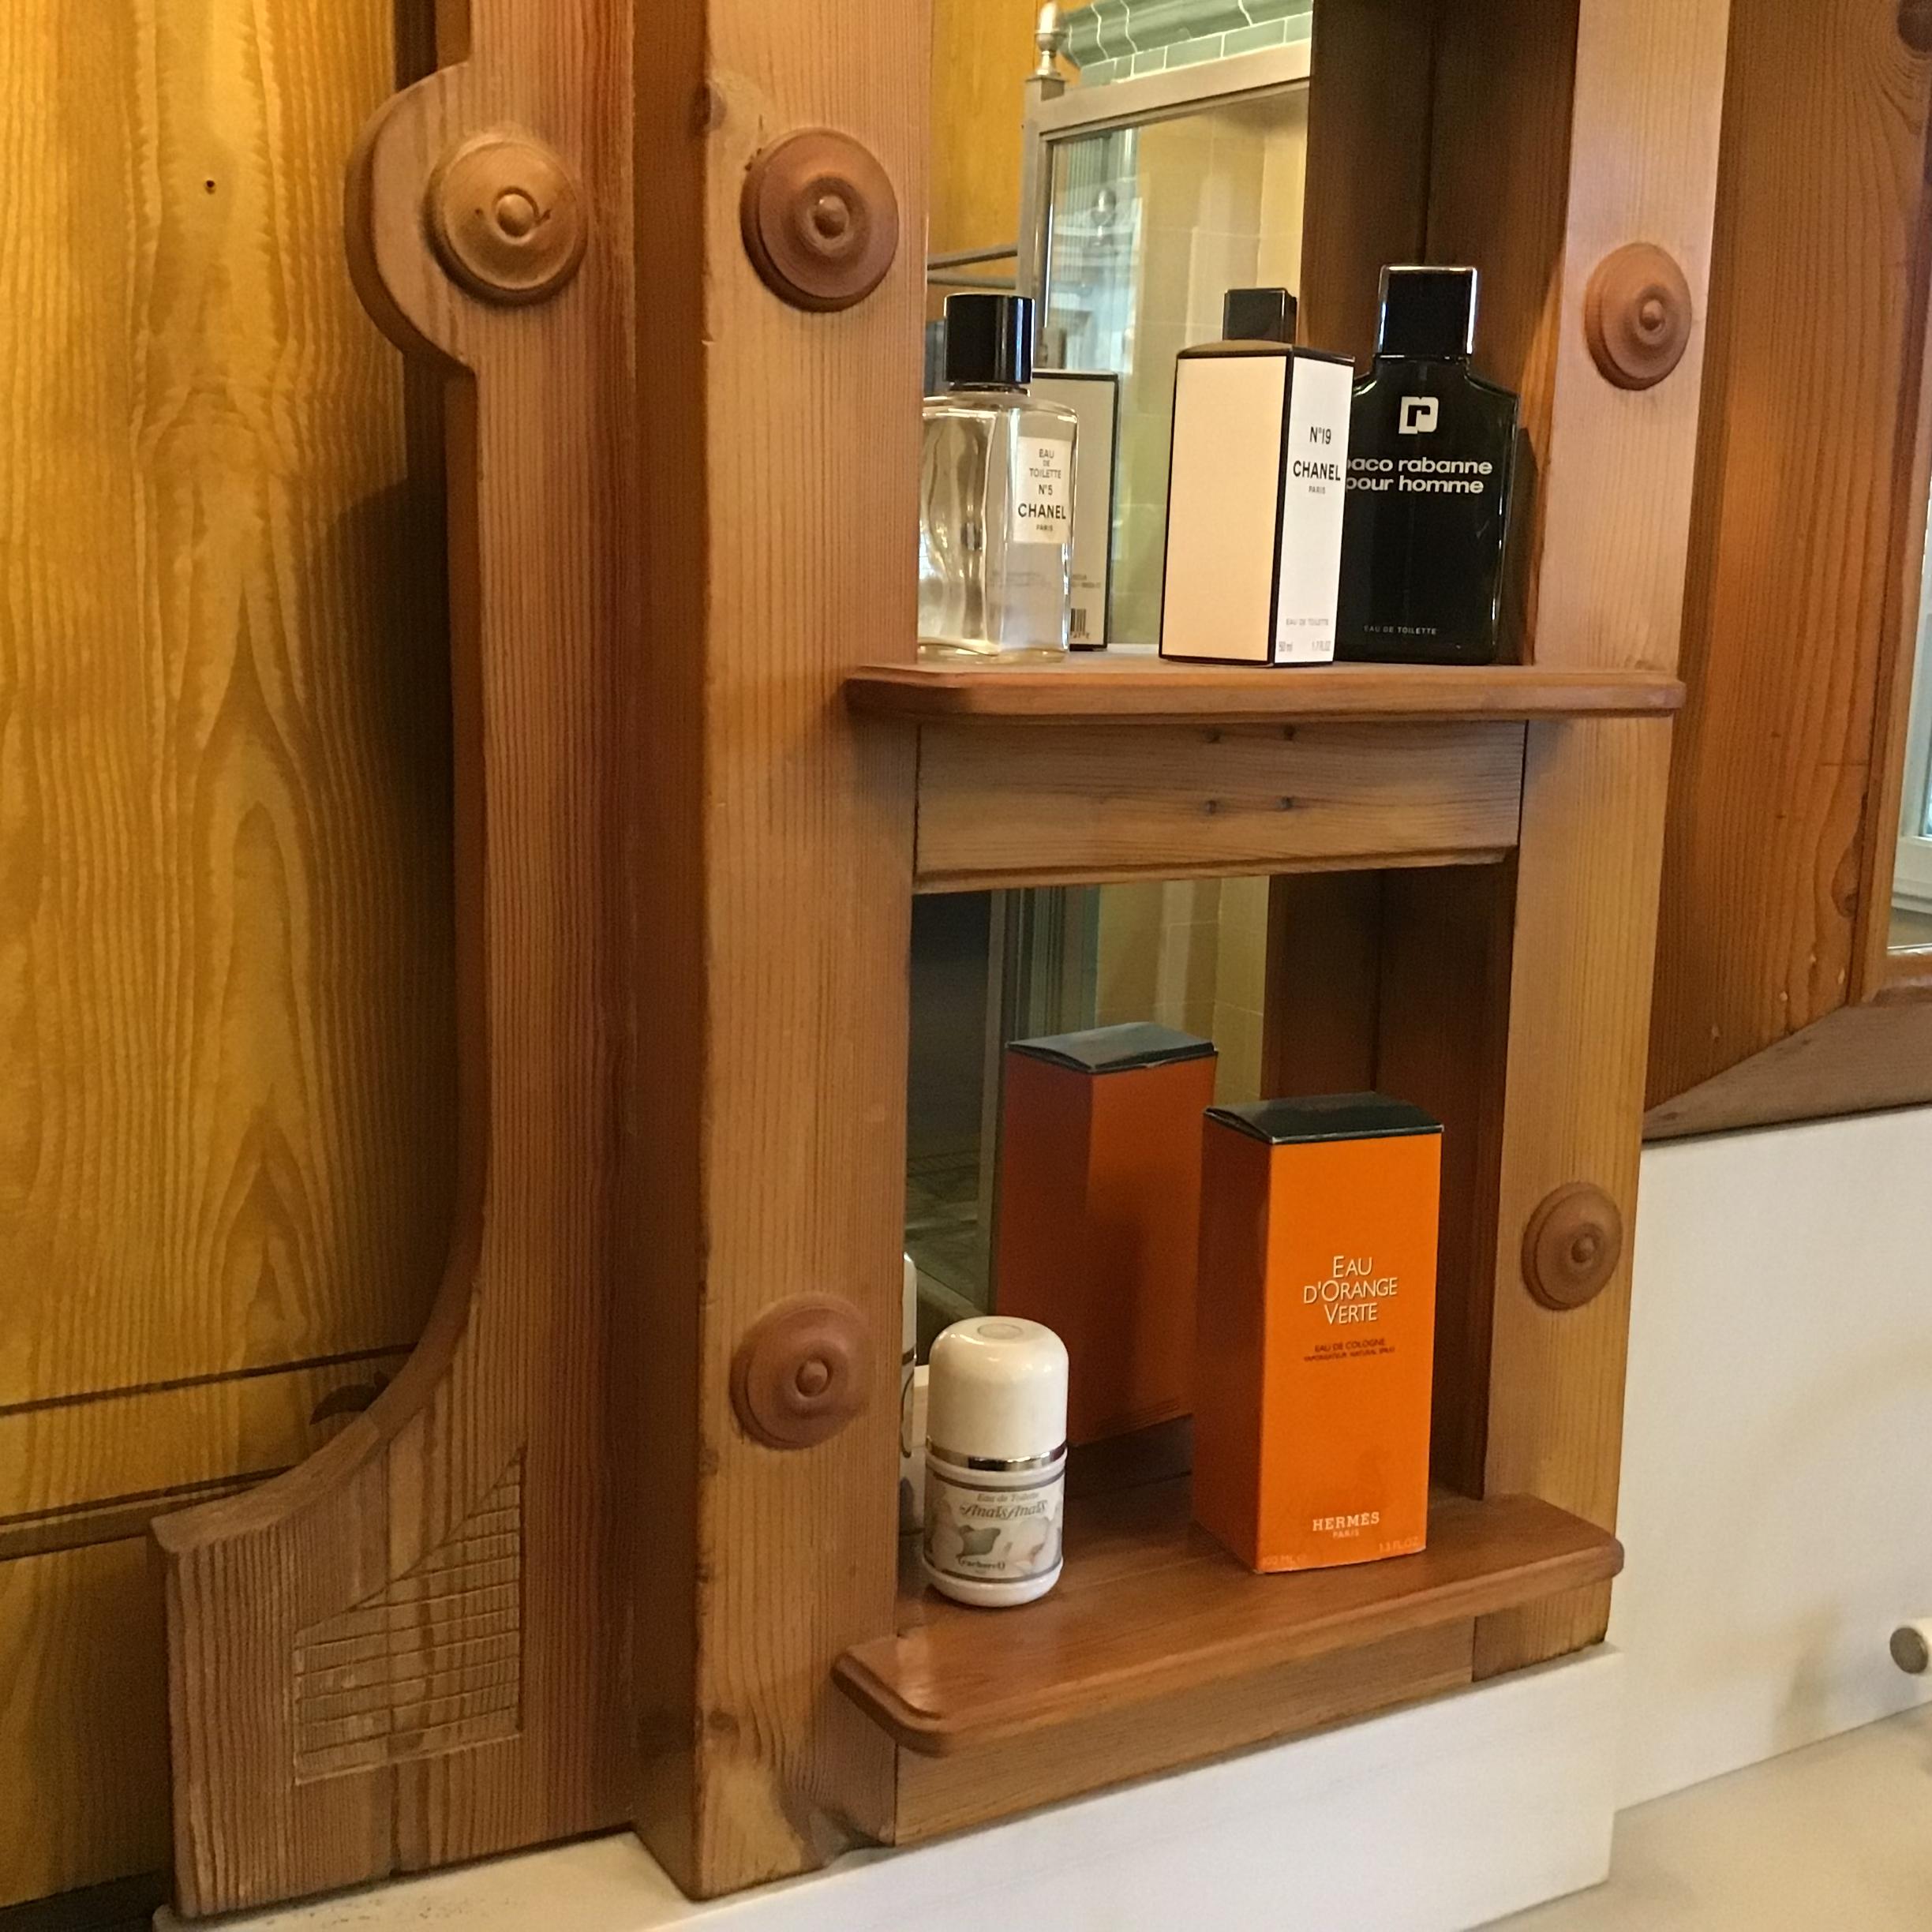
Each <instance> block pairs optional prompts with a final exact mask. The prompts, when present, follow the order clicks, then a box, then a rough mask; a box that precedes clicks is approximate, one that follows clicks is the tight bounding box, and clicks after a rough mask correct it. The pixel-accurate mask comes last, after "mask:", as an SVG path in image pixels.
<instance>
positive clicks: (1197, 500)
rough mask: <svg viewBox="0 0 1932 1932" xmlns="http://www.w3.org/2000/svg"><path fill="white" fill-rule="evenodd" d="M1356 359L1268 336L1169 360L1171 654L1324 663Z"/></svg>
mask: <svg viewBox="0 0 1932 1932" xmlns="http://www.w3.org/2000/svg"><path fill="white" fill-rule="evenodd" d="M1354 383H1355V371H1354V365H1353V364H1352V363H1351V362H1350V361H1349V360H1348V358H1346V357H1345V356H1332V355H1325V354H1322V353H1320V351H1319V350H1309V349H1290V348H1289V347H1288V346H1286V344H1283V343H1267V342H1219V343H1202V344H1200V346H1197V347H1196V348H1193V349H1184V350H1181V354H1179V355H1178V357H1177V358H1175V361H1174V441H1173V444H1172V446H1171V454H1170V462H1169V466H1168V474H1167V555H1166V570H1165V574H1164V575H1163V581H1162V586H1161V637H1160V650H1161V655H1162V656H1163V657H1175V658H1185V659H1189V660H1192V661H1196V662H1200V663H1212V664H1257V665H1293V664H1327V663H1329V662H1330V661H1332V659H1333V658H1334V657H1335V599H1336V593H1337V590H1338V588H1339V583H1340V579H1341V570H1342V511H1343V509H1344V507H1345V506H1346V502H1347V496H1348V440H1349V414H1350V402H1351V400H1352V398H1353V395H1354Z"/></svg>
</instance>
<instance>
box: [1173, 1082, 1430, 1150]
mask: <svg viewBox="0 0 1932 1932" xmlns="http://www.w3.org/2000/svg"><path fill="white" fill-rule="evenodd" d="M1207 1118H1209V1119H1210V1120H1211V1121H1219V1122H1220V1123H1221V1125H1222V1126H1223V1127H1232V1128H1233V1129H1234V1131H1235V1132H1236V1133H1245V1134H1246V1135H1247V1136H1249V1138H1250V1139H1251V1140H1265V1141H1266V1142H1267V1144H1269V1145H1270V1146H1271V1147H1286V1146H1290V1145H1292V1144H1294V1143H1295V1142H1297V1141H1304V1140H1387V1139H1390V1138H1391V1137H1393V1136H1395V1135H1398V1134H1431V1133H1441V1132H1442V1122H1441V1121H1439V1120H1437V1119H1436V1118H1435V1117H1434V1116H1433V1115H1432V1114H1425V1113H1424V1112H1423V1111H1422V1110H1421V1108H1420V1107H1419V1106H1410V1104H1409V1103H1408V1102H1407V1101H1406V1100H1391V1099H1389V1098H1388V1096H1387V1095H1386V1094H1377V1093H1350V1094H1313V1095H1309V1096H1307V1097H1305V1098H1304V1099H1299V1100H1252V1101H1248V1102H1245V1103H1243V1104H1241V1106H1215V1107H1210V1108H1209V1109H1208V1110H1207Z"/></svg>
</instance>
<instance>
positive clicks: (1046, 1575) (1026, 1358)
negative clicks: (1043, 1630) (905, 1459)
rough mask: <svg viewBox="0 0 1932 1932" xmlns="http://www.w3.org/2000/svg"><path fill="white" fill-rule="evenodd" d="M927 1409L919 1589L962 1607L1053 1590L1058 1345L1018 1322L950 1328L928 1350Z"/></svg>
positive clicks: (1061, 1505)
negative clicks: (923, 1583)
mask: <svg viewBox="0 0 1932 1932" xmlns="http://www.w3.org/2000/svg"><path fill="white" fill-rule="evenodd" d="M931 1371H932V1372H931V1379H930V1381H929V1383H927V1408H926V1534H925V1538H924V1541H923V1548H922V1553H923V1556H924V1557H925V1559H926V1578H927V1582H930V1584H931V1585H932V1586H933V1588H934V1589H936V1590H938V1591H939V1592H940V1593H942V1595H944V1596H947V1597H953V1598H955V1599H956V1600H957V1601H959V1602H960V1603H968V1604H980V1605H982V1606H983V1607H985V1608H993V1609H998V1608H1003V1607H1005V1606H1006V1605H1008V1604H1024V1603H1031V1602H1032V1601H1033V1600H1034V1599H1035V1597H1044V1596H1045V1595H1046V1594H1047V1592H1048V1591H1049V1590H1050V1589H1052V1588H1053V1586H1054V1585H1055V1584H1056V1583H1058V1582H1059V1581H1060V1569H1061V1548H1060V1538H1061V1522H1062V1518H1063V1516H1064V1514H1065V1506H1066V1453H1067V1443H1066V1417H1067V1352H1066V1345H1065V1342H1062V1341H1061V1339H1060V1338H1059V1337H1058V1335H1055V1334H1054V1331H1052V1330H1051V1329H1050V1328H1048V1327H1044V1326H1043V1324H1040V1323H1039V1322H1035V1321H1022V1320H1020V1319H1019V1318H1018V1317H1017V1316H1004V1315H981V1316H971V1317H969V1318H968V1320H965V1321H962V1322H955V1323H954V1324H953V1326H952V1327H950V1328H949V1329H947V1330H946V1331H945V1333H944V1334H942V1335H941V1336H940V1337H939V1338H938V1340H937V1341H935V1342H934V1343H933V1348H932V1363H931Z"/></svg>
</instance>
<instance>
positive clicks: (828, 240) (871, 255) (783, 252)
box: [738, 128, 899, 309]
mask: <svg viewBox="0 0 1932 1932" xmlns="http://www.w3.org/2000/svg"><path fill="white" fill-rule="evenodd" d="M738 210H739V226H740V227H742V229H743V232H744V245H745V249H746V252H747V253H748V254H749V255H750V256H751V260H752V263H753V264H754V267H755V268H757V270H758V274H759V275H761V276H762V278H763V279H764V282H765V285H766V287H767V288H769V290H771V291H772V293H773V294H774V295H777V296H779V297H781V298H783V299H784V301H788V302H790V303H791V304H792V306H793V307H794V308H798V309H849V308H851V307H852V305H853V304H854V303H855V302H860V301H864V300H865V298H866V297H867V296H868V295H870V294H871V293H872V291H873V290H874V289H875V288H877V287H878V285H879V284H880V283H882V281H884V280H885V279H886V270H887V269H889V268H891V266H892V264H893V256H895V255H897V253H898V252H899V201H898V197H897V196H896V195H894V194H893V185H892V182H891V181H890V179H889V178H888V177H887V175H886V170H885V169H883V168H882V167H880V166H879V164H878V161H877V159H875V158H874V155H872V153H871V150H870V149H868V148H863V147H861V146H860V145H859V143H858V142H857V141H856V140H853V139H852V137H851V136H850V135H849V134H841V133H838V132H837V130H836V129H832V128H807V129H803V131H801V132H800V133H796V134H787V135H785V136H784V137H783V138H782V139H781V140H775V141H773V143H772V144H770V145H769V147H766V148H760V149H759V150H758V153H757V154H755V155H753V157H752V159H751V167H750V168H749V169H748V170H747V172H746V174H745V183H744V192H743V195H742V196H741V197H740V198H739V204H738Z"/></svg>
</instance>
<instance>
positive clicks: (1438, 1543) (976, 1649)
mask: <svg viewBox="0 0 1932 1932" xmlns="http://www.w3.org/2000/svg"><path fill="white" fill-rule="evenodd" d="M1428 1535H1429V1541H1428V1548H1427V1549H1426V1550H1425V1551H1423V1552H1421V1554H1419V1555H1417V1556H1398V1557H1391V1558H1389V1559H1387V1560H1385V1561H1383V1562H1381V1563H1356V1564H1351V1565H1348V1566H1345V1567H1342V1568H1339V1569H1332V1570H1312V1571H1304V1572H1302V1573H1301V1574H1297V1575H1293V1576H1257V1575H1256V1574H1253V1573H1252V1571H1249V1570H1248V1569H1246V1568H1245V1567H1244V1566H1242V1565H1241V1563H1237V1561H1236V1560H1235V1559H1234V1558H1233V1557H1232V1556H1229V1555H1228V1553H1227V1552H1226V1551H1225V1550H1223V1549H1222V1548H1221V1547H1220V1546H1219V1544H1216V1543H1215V1542H1214V1541H1213V1540H1212V1539H1211V1537H1208V1536H1207V1533H1206V1532H1205V1531H1204V1530H1201V1529H1197V1528H1196V1527H1195V1526H1193V1524H1192V1523H1191V1522H1189V1506H1188V1485H1187V1484H1186V1483H1185V1482H1172V1483H1154V1484H1148V1485H1144V1486H1143V1487H1142V1488H1139V1489H1135V1490H1131V1491H1129V1492H1126V1493H1125V1495H1124V1496H1118V1497H1106V1498H1101V1499H1099V1500H1097V1501H1095V1502H1091V1503H1084V1504H1083V1503H1073V1504H1070V1505H1069V1509H1068V1512H1067V1537H1066V1552H1067V1555H1066V1571H1065V1575H1064V1576H1063V1578H1061V1582H1060V1584H1059V1586H1058V1588H1057V1589H1055V1590H1054V1592H1053V1593H1052V1594H1051V1595H1050V1596H1048V1597H1043V1598H1042V1599H1041V1600H1040V1601H1039V1604H1036V1605H1035V1606H1033V1607H1032V1608H1031V1610H1030V1612H1029V1614H1028V1616H1024V1617H1007V1618H1002V1619H992V1618H989V1617H986V1616H974V1615H972V1613H971V1612H969V1611H965V1610H964V1608H963V1606H960V1605H957V1604H947V1603H945V1602H944V1601H942V1600H939V1599H937V1598H935V1597H932V1596H931V1594H930V1593H927V1597H926V1598H925V1599H924V1600H922V1601H920V1602H919V1603H918V1604H916V1605H915V1607H914V1608H913V1609H912V1612H911V1616H912V1617H913V1618H915V1619H916V1620H915V1621H911V1622H909V1623H904V1624H903V1625H902V1628H901V1631H900V1634H899V1635H898V1636H897V1637H890V1638H881V1639H878V1640H877V1641H875V1642H871V1643H867V1644H862V1645H860V1646H857V1647H856V1649H852V1650H850V1651H848V1653H846V1654H845V1655H844V1657H841V1659H840V1660H839V1663H838V1670H837V1676H838V1682H839V1685H840V1687H841V1689H842V1690H844V1692H845V1694H847V1696H848V1697H850V1698H852V1699H854V1701H855V1702H856V1703H857V1704H858V1705H859V1706H860V1708H861V1709H863V1710H864V1711H865V1712H866V1713H867V1715H868V1716H869V1717H871V1718H872V1720H874V1722H875V1723H877V1724H880V1725H881V1726H882V1727H883V1728H885V1729H886V1731H887V1732H889V1733H890V1735H892V1736H893V1738H894V1739H896V1740H897V1742H898V1743H900V1744H901V1745H903V1746H904V1747H906V1748H907V1749H908V1750H916V1751H921V1752H924V1753H926V1754H928V1755H930V1756H934V1757H943V1756H946V1755H948V1754H952V1753H954V1752H960V1751H965V1750H973V1749H976V1748H978V1747H981V1746H984V1745H990V1744H994V1743H1001V1742H1003V1741H1005V1740H1009V1739H1015V1738H1019V1737H1023V1736H1040V1735H1045V1734H1047V1733H1049V1732H1052V1731H1053V1730H1054V1729H1055V1728H1057V1727H1058V1726H1059V1725H1061V1724H1066V1723H1069V1722H1072V1721H1075V1720H1083V1719H1086V1718H1090V1717H1095V1716H1096V1715H1098V1714H1099V1713H1102V1712H1111V1711H1118V1710H1120V1709H1123V1708H1125V1707H1127V1706H1129V1705H1133V1704H1136V1703H1140V1702H1146V1701H1148V1700H1150V1699H1152V1698H1159V1697H1164V1696H1166V1695H1169V1694H1181V1693H1184V1692H1185V1691H1187V1690H1190V1689H1197V1688H1203V1687H1207V1686H1211V1685H1216V1684H1221V1683H1226V1681H1227V1680H1228V1679H1230V1678H1238V1677H1241V1676H1248V1675H1252V1674H1256V1673H1260V1672H1266V1671H1271V1670H1273V1669H1275V1668H1277V1667H1279V1666H1280V1665H1283V1664H1291V1663H1297V1662H1301V1661H1306V1660H1308V1659H1309V1658H1312V1657H1324V1656H1327V1655H1328V1654H1330V1653H1334V1652H1338V1651H1341V1652H1346V1651H1349V1650H1352V1649H1356V1648H1357V1647H1359V1646H1363V1645H1367V1644H1371V1643H1375V1642H1380V1641H1381V1640H1382V1639H1383V1638H1390V1637H1397V1636H1400V1635H1402V1634H1405V1633H1406V1632H1408V1631H1416V1630H1421V1629H1425V1628H1426V1627H1429V1626H1431V1625H1434V1624H1441V1623H1455V1622H1458V1620H1460V1619H1465V1618H1467V1617H1470V1616H1475V1615H1477V1614H1479V1613H1481V1612H1484V1611H1488V1610H1494V1609H1497V1608H1500V1607H1502V1606H1503V1605H1504V1604H1512V1603H1520V1602H1522V1601H1526V1600H1527V1599H1529V1598H1531V1597H1537V1596H1540V1595H1542V1594H1544V1593H1547V1592H1549V1591H1552V1590H1561V1589H1567V1588H1570V1587H1571V1586H1576V1585H1579V1584H1585V1583H1590V1582H1597V1581H1600V1580H1602V1579H1606V1578H1609V1577H1611V1576H1613V1575H1615V1574H1616V1571H1617V1568H1618V1567H1619V1564H1620V1563H1621V1562H1622V1560H1623V1556H1622V1552H1621V1551H1620V1550H1619V1548H1618V1547H1617V1544H1616V1539H1615V1538H1614V1537H1610V1536H1609V1535H1608V1534H1606V1533H1604V1532H1603V1531H1601V1530H1597V1529H1592V1528H1591V1527H1590V1526H1589V1525H1588V1524H1586V1523H1583V1522H1578V1520H1577V1519H1576V1518H1574V1517H1572V1516H1569V1515H1565V1514H1564V1512H1563V1511H1561V1510H1558V1509H1553V1508H1552V1507H1549V1505H1548V1504H1547V1503H1541V1502H1538V1501H1537V1500H1535V1499H1534V1498H1533V1497H1510V1498H1507V1499H1503V1500H1494V1501H1490V1502H1486V1503H1476V1502H1472V1501H1470V1500H1466V1499H1465V1498H1462V1497H1451V1498H1448V1499H1446V1500H1443V1501H1441V1502H1440V1503H1437V1504H1436V1505H1435V1506H1434V1507H1432V1509H1431V1511H1430V1512H1429V1533H1428ZM1090 1552H1091V1555H1090Z"/></svg>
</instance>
